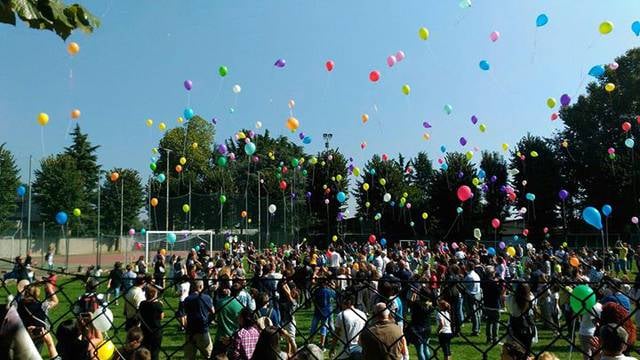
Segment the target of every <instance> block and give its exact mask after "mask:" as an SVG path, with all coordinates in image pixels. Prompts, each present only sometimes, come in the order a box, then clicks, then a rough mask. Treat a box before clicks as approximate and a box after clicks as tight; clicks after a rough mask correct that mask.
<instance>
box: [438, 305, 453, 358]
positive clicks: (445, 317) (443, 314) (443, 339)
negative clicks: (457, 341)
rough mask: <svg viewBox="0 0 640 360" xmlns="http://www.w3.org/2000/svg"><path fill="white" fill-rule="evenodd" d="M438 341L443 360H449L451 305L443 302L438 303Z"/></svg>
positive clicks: (451, 332)
mask: <svg viewBox="0 0 640 360" xmlns="http://www.w3.org/2000/svg"><path fill="white" fill-rule="evenodd" d="M436 320H437V321H438V340H439V341H440V347H441V348H442V353H443V355H444V357H443V358H444V360H451V339H452V338H453V331H452V329H451V305H449V303H448V302H446V301H444V300H440V301H438V314H437V315H436Z"/></svg>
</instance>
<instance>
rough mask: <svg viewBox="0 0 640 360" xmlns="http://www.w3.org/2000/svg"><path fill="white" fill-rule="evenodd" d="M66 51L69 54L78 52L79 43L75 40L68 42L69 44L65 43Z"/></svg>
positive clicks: (72, 54)
mask: <svg viewBox="0 0 640 360" xmlns="http://www.w3.org/2000/svg"><path fill="white" fill-rule="evenodd" d="M67 52H68V53H69V55H71V56H74V55H76V54H77V53H78V52H80V45H78V43H76V42H70V43H69V45H67Z"/></svg>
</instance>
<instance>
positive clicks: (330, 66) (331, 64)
mask: <svg viewBox="0 0 640 360" xmlns="http://www.w3.org/2000/svg"><path fill="white" fill-rule="evenodd" d="M334 65H335V63H334V62H333V60H328V61H327V62H326V63H324V67H326V68H327V71H329V72H330V71H333V67H334Z"/></svg>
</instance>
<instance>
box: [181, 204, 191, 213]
mask: <svg viewBox="0 0 640 360" xmlns="http://www.w3.org/2000/svg"><path fill="white" fill-rule="evenodd" d="M189 210H191V207H190V206H189V204H184V205H182V212H184V213H185V214H186V213H188V212H189Z"/></svg>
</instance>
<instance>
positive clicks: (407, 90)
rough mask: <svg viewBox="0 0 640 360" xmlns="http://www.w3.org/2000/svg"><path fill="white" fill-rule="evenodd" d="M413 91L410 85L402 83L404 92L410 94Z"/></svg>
mask: <svg viewBox="0 0 640 360" xmlns="http://www.w3.org/2000/svg"><path fill="white" fill-rule="evenodd" d="M410 92H411V88H410V87H409V85H407V84H404V85H402V93H403V94H405V95H409V93H410Z"/></svg>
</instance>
